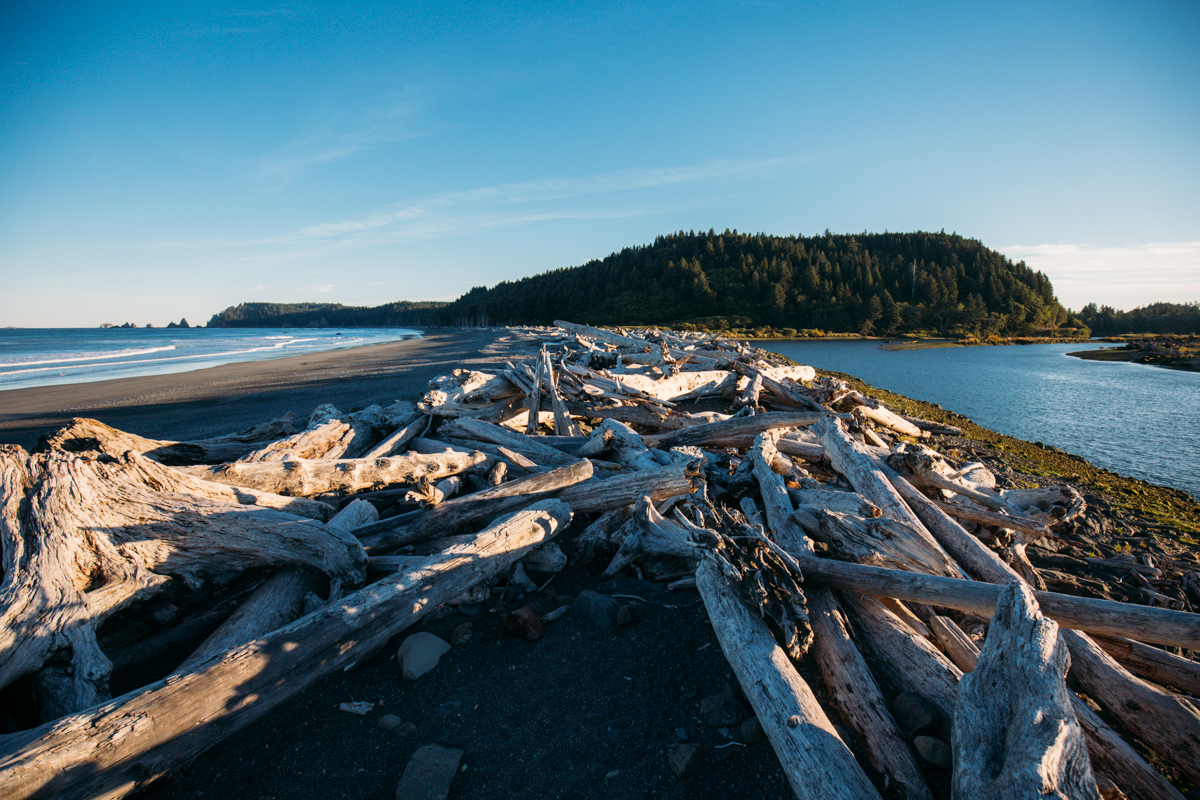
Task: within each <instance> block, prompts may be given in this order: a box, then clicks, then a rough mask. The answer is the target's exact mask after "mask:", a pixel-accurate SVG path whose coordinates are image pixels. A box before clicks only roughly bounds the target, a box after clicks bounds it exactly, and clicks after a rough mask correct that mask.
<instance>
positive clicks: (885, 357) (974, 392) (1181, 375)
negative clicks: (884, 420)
mask: <svg viewBox="0 0 1200 800" xmlns="http://www.w3.org/2000/svg"><path fill="white" fill-rule="evenodd" d="M753 344H754V345H756V346H758V347H762V348H764V349H766V350H771V351H774V352H777V353H781V354H783V355H785V356H787V357H788V358H791V359H792V360H794V361H796V362H797V363H800V364H809V365H811V366H814V367H817V368H818V369H825V370H834V371H837V372H845V373H849V374H850V375H853V376H855V377H857V378H861V379H862V380H864V381H866V382H867V383H869V384H871V385H873V386H878V387H879V388H881V389H887V390H889V391H893V392H897V393H899V394H903V395H905V396H907V397H912V398H914V399H918V400H925V401H926V402H930V403H937V404H938V405H940V406H942V407H943V408H946V409H948V410H950V411H955V412H957V413H959V414H962V415H964V416H966V417H969V418H970V419H972V420H973V421H975V422H977V423H978V424H980V425H983V426H984V427H986V428H991V429H992V430H994V431H997V432H999V433H1004V434H1008V435H1009V436H1015V437H1017V438H1019V439H1025V440H1026V441H1031V442H1033V441H1037V442H1044V443H1045V444H1049V445H1053V446H1055V447H1058V448H1060V449H1062V450H1065V451H1067V452H1068V453H1074V454H1076V455H1079V456H1083V457H1084V458H1086V459H1087V460H1088V461H1090V462H1091V463H1092V464H1095V465H1096V466H1098V467H1103V468H1105V469H1110V470H1112V471H1114V472H1118V473H1120V474H1122V475H1130V476H1133V477H1137V478H1141V479H1143V480H1146V481H1149V482H1151V483H1155V484H1159V485H1164V486H1173V487H1175V488H1177V489H1183V490H1184V491H1186V492H1188V493H1189V494H1191V495H1192V497H1194V498H1197V499H1200V454H1198V453H1197V443H1198V442H1200V373H1196V372H1181V371H1178V370H1171V369H1163V368H1162V367H1151V366H1146V365H1144V364H1128V363H1121V362H1107V361H1084V360H1083V359H1079V358H1071V357H1070V356H1068V355H1066V354H1067V353H1068V352H1076V351H1079V350H1090V349H1098V348H1100V347H1105V346H1108V347H1111V346H1112V345H1101V344H1078V343H1076V344H1038V345H1020V346H1008V347H942V348H930V349H925V350H883V349H880V347H879V343H878V342H869V341H845V342H839V341H817V342H806V341H795V342H792V341H776V342H767V343H762V342H753Z"/></svg>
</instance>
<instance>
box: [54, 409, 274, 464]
mask: <svg viewBox="0 0 1200 800" xmlns="http://www.w3.org/2000/svg"><path fill="white" fill-rule="evenodd" d="M293 419H294V417H293V416H292V414H291V413H290V412H289V413H288V414H286V415H284V416H282V417H280V418H279V419H276V420H272V421H271V422H267V423H264V424H262V425H258V426H255V427H253V428H250V429H249V430H247V431H243V432H242V433H235V434H230V435H229V436H220V437H217V438H214V439H200V440H197V441H192V442H172V441H166V440H160V439H147V438H145V437H144V436H138V435H136V434H132V433H126V432H125V431H119V430H117V429H116V428H112V427H109V426H108V425H105V424H104V423H103V422H100V421H98V420H94V419H84V418H80V417H77V418H75V419H73V420H71V422H70V423H69V424H68V425H67V426H66V427H64V428H62V429H61V430H59V431H57V432H56V433H54V434H52V435H51V436H49V437H47V439H46V441H45V446H46V447H49V448H53V449H59V450H67V451H78V450H80V449H81V448H82V449H84V450H95V449H102V450H104V451H105V452H106V453H109V454H110V455H114V456H118V455H120V454H121V453H124V452H125V451H126V450H133V451H134V452H137V453H141V454H142V455H144V456H146V458H149V459H152V460H154V461H157V462H158V463H160V464H167V465H169V466H179V465H184V464H216V463H223V462H225V461H234V460H236V459H239V458H241V457H242V456H244V455H246V454H247V453H250V452H253V451H254V450H255V449H257V448H258V447H261V446H262V445H263V444H265V443H266V442H269V441H271V440H273V439H277V438H278V437H280V436H284V435H286V434H289V433H291V432H292V421H293Z"/></svg>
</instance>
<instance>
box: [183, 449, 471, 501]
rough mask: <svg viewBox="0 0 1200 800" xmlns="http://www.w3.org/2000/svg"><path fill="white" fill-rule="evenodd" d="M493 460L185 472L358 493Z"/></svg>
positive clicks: (263, 486)
mask: <svg viewBox="0 0 1200 800" xmlns="http://www.w3.org/2000/svg"><path fill="white" fill-rule="evenodd" d="M486 460H487V456H486V455H484V454H483V453H479V452H476V453H471V454H467V453H457V452H445V453H440V454H437V455H422V454H419V453H405V454H403V455H399V456H392V457H390V458H374V459H365V458H351V459H340V460H329V461H326V460H321V459H299V458H291V459H287V460H284V461H255V462H248V461H231V462H229V463H228V464H218V465H216V466H212V467H180V468H179V469H180V470H181V471H182V472H185V473H187V474H188V475H192V476H194V477H196V478H199V479H201V480H206V481H213V482H214V483H224V484H226V485H228V486H238V487H245V488H251V489H258V490H260V491H265V492H275V493H276V494H283V495H299V496H306V495H315V494H324V493H326V492H355V491H361V490H363V489H371V488H378V487H382V486H387V485H388V484H392V483H415V482H416V481H417V479H419V478H428V479H430V480H436V479H438V478H444V477H446V476H447V475H457V474H458V473H460V472H466V471H467V470H468V469H470V468H471V467H474V466H477V465H479V464H482V463H483V462H484V461H486Z"/></svg>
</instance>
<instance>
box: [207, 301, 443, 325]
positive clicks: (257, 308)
mask: <svg viewBox="0 0 1200 800" xmlns="http://www.w3.org/2000/svg"><path fill="white" fill-rule="evenodd" d="M445 305H446V304H445V303H435V302H410V301H408V300H401V301H399V302H396V303H388V304H386V305H382V306H375V307H372V308H368V307H366V306H344V305H341V304H340V303H242V304H241V305H237V306H230V307H229V308H227V309H225V310H224V311H222V312H220V313H219V314H213V316H212V319H210V320H209V321H208V327H210V328H330V327H332V328H393V327H399V326H404V325H440V324H442V319H441V317H440V316H437V315H436V313H435V312H437V311H438V310H439V309H441V308H443V307H444V306H445Z"/></svg>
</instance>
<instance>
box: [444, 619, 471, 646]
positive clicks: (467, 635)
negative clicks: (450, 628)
mask: <svg viewBox="0 0 1200 800" xmlns="http://www.w3.org/2000/svg"><path fill="white" fill-rule="evenodd" d="M474 630H475V629H474V626H473V625H472V624H471V623H470V622H464V623H463V624H462V625H459V626H458V627H457V628H455V629H454V633H452V634H450V644H452V645H454V646H455V647H458V646H459V645H460V644H466V643H467V642H469V641H471V634H472V633H474Z"/></svg>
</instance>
